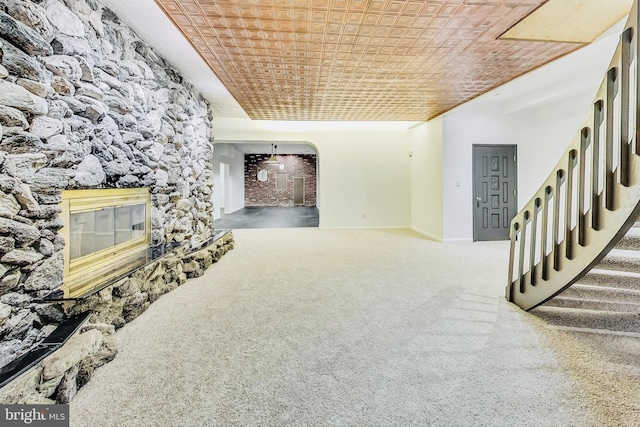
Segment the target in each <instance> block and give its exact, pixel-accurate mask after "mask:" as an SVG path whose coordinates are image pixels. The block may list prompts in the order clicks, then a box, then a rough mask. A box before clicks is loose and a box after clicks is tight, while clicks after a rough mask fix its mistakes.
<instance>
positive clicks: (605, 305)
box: [544, 294, 640, 313]
mask: <svg viewBox="0 0 640 427" xmlns="http://www.w3.org/2000/svg"><path fill="white" fill-rule="evenodd" d="M544 306H545V307H563V308H582V309H587V310H599V311H616V312H625V313H640V303H638V302H635V303H634V302H625V301H614V300H602V299H589V298H584V297H576V298H573V297H566V296H564V294H563V296H558V297H555V298H553V299H551V300H549V301H547V302H546V303H545V304H544Z"/></svg>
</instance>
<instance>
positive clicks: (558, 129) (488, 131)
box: [414, 31, 619, 240]
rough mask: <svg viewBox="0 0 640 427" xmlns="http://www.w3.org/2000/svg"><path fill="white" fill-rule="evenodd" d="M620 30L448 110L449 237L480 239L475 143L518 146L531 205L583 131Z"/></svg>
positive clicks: (523, 189)
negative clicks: (474, 190) (475, 233)
mask: <svg viewBox="0 0 640 427" xmlns="http://www.w3.org/2000/svg"><path fill="white" fill-rule="evenodd" d="M618 34H619V32H615V31H613V32H612V35H609V36H606V37H603V38H602V39H601V40H599V41H597V42H594V43H593V44H591V45H589V46H586V47H584V48H582V49H580V50H579V51H577V52H575V53H573V54H571V55H568V56H565V57H563V58H561V59H559V60H557V61H554V62H552V63H550V64H547V65H546V66H544V67H541V68H540V69H538V70H535V71H533V72H531V73H529V74H527V75H525V76H523V77H521V78H519V79H516V80H514V81H512V82H509V83H507V84H506V85H504V86H502V87H500V88H497V89H496V90H494V91H491V92H489V93H487V94H485V95H483V96H481V97H479V98H476V99H475V100H473V101H470V102H468V103H466V104H464V105H462V106H460V107H458V108H456V109H454V110H451V111H450V112H448V113H446V114H444V116H443V147H444V148H443V170H444V172H443V173H444V177H443V189H444V198H443V204H444V240H471V239H472V238H473V198H472V171H471V156H472V148H471V147H472V145H473V144H515V145H517V146H518V148H517V150H518V207H519V208H520V207H522V206H524V205H525V204H526V203H527V202H528V201H529V199H530V198H531V197H532V196H533V194H534V193H535V191H537V190H538V188H539V186H540V185H541V184H542V182H543V181H544V180H545V179H546V177H547V176H548V174H549V173H550V172H551V170H552V169H553V168H554V167H555V165H556V163H557V161H558V160H559V159H560V157H561V155H562V154H563V153H564V151H565V149H566V148H567V146H568V145H569V143H570V142H571V140H572V138H573V136H574V135H575V134H576V133H577V132H578V131H579V129H580V127H581V122H582V120H583V118H585V117H586V114H587V111H588V109H589V108H590V106H591V104H592V101H593V98H594V96H595V93H596V91H597V88H598V87H599V85H600V82H601V80H602V78H603V76H604V74H605V72H606V70H607V67H608V65H609V62H610V60H611V57H612V56H613V52H614V50H615V45H616V43H617V39H618ZM414 203H415V200H414Z"/></svg>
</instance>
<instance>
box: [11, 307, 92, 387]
mask: <svg viewBox="0 0 640 427" xmlns="http://www.w3.org/2000/svg"><path fill="white" fill-rule="evenodd" d="M92 314H93V313H92V312H86V313H82V314H78V315H77V316H73V317H70V318H69V319H67V320H66V321H65V322H64V323H62V324H60V326H58V328H57V329H56V330H55V331H53V332H52V333H51V334H50V335H49V336H48V337H47V338H46V339H45V340H44V341H42V342H41V343H40V344H37V345H36V346H34V347H33V348H32V349H31V350H29V351H28V352H27V353H25V354H23V355H22V356H20V357H18V358H17V359H15V360H13V361H12V362H10V363H8V364H6V365H4V366H3V367H1V368H0V388H2V387H4V386H5V385H7V384H9V383H10V382H11V381H13V380H14V379H16V378H18V377H19V376H20V375H22V374H24V373H25V372H27V371H28V370H29V369H30V368H32V367H33V366H35V365H37V364H38V363H39V362H40V361H42V360H44V359H45V358H46V357H47V356H49V355H50V354H52V353H53V352H55V351H56V350H58V349H59V348H60V347H62V346H63V345H64V343H66V342H67V340H69V338H71V336H72V335H73V334H75V333H76V331H77V330H78V329H80V327H81V326H82V325H83V324H84V323H85V322H86V321H87V319H88V318H89V316H91V315H92Z"/></svg>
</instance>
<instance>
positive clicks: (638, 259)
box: [598, 249, 640, 273]
mask: <svg viewBox="0 0 640 427" xmlns="http://www.w3.org/2000/svg"><path fill="white" fill-rule="evenodd" d="M598 268H600V269H606V270H618V271H632V272H639V273H640V251H635V250H628V249H612V250H611V252H609V253H608V254H607V256H605V257H604V259H603V260H602V261H600V264H598Z"/></svg>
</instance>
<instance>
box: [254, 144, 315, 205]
mask: <svg viewBox="0 0 640 427" xmlns="http://www.w3.org/2000/svg"><path fill="white" fill-rule="evenodd" d="M269 157H270V155H269V154H245V156H244V194H245V196H244V198H245V200H244V204H245V206H246V207H259V206H293V205H294V203H293V179H294V178H304V190H305V197H304V205H305V206H315V205H316V156H315V155H310V154H278V156H277V158H278V161H279V162H280V164H281V165H282V166H284V168H282V169H281V167H280V166H278V165H269V164H265V163H264V162H265V161H266V160H268V159H269ZM262 169H264V170H266V171H267V180H266V181H265V182H261V181H258V171H260V170H262ZM277 174H285V175H286V190H277V189H276V176H277Z"/></svg>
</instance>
